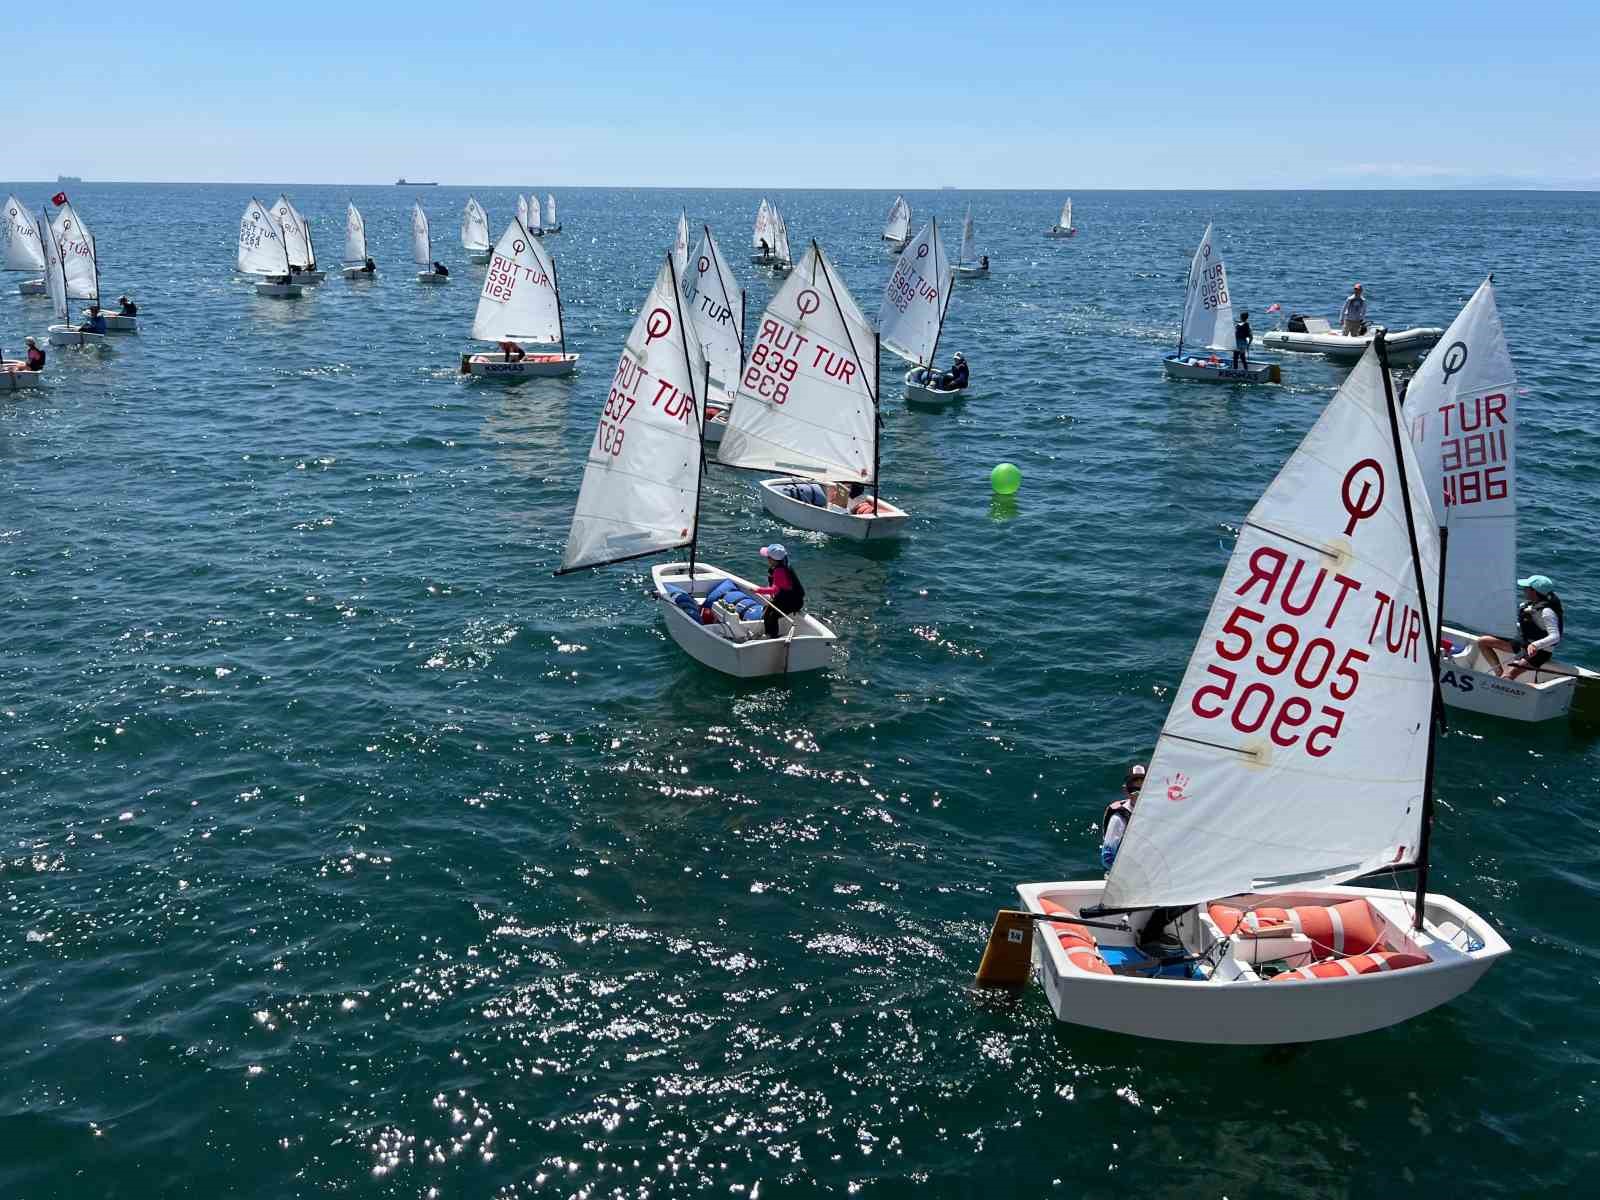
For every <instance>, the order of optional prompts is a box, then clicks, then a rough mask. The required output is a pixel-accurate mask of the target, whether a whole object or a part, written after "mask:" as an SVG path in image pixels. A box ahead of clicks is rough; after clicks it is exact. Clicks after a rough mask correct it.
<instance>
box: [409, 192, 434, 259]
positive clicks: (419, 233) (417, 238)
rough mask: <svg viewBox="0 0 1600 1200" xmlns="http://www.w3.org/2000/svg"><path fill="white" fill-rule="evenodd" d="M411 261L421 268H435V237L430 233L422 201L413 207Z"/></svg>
mask: <svg viewBox="0 0 1600 1200" xmlns="http://www.w3.org/2000/svg"><path fill="white" fill-rule="evenodd" d="M411 261H412V262H414V263H416V264H417V266H419V267H432V266H433V235H432V234H431V233H430V232H429V231H428V214H427V213H425V212H423V211H422V201H420V200H418V201H416V202H415V203H414V204H412V206H411Z"/></svg>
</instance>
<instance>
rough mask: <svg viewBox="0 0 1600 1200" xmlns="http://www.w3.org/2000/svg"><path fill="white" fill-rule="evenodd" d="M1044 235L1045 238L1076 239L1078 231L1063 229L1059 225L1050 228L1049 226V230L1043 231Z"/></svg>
mask: <svg viewBox="0 0 1600 1200" xmlns="http://www.w3.org/2000/svg"><path fill="white" fill-rule="evenodd" d="M1044 235H1045V237H1052V238H1069V237H1077V236H1078V231H1077V229H1076V228H1073V229H1063V228H1062V227H1061V226H1059V225H1052V226H1050V228H1049V229H1046V230H1045V231H1044Z"/></svg>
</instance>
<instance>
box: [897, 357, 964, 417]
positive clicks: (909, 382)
mask: <svg viewBox="0 0 1600 1200" xmlns="http://www.w3.org/2000/svg"><path fill="white" fill-rule="evenodd" d="M940 374H943V373H942V372H940ZM966 398H967V389H966V388H958V387H940V386H937V385H936V384H934V383H933V382H931V381H930V375H929V371H928V368H927V367H913V368H911V370H909V371H907V372H906V399H907V400H908V401H909V402H911V403H912V404H922V405H926V406H929V407H938V408H946V407H948V406H949V405H952V404H954V403H955V402H956V401H957V400H965V399H966Z"/></svg>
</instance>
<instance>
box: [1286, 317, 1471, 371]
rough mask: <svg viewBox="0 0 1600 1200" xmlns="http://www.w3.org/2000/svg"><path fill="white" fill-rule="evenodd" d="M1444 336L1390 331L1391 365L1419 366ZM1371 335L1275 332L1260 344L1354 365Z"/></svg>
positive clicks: (1428, 329) (1430, 330)
mask: <svg viewBox="0 0 1600 1200" xmlns="http://www.w3.org/2000/svg"><path fill="white" fill-rule="evenodd" d="M1443 336H1444V330H1442V329H1437V328H1434V327H1432V326H1418V327H1416V328H1414V329H1399V330H1390V331H1387V332H1386V333H1385V335H1384V345H1385V346H1386V347H1387V348H1388V351H1389V361H1390V362H1391V363H1393V364H1395V365H1396V366H1405V365H1406V364H1408V363H1414V362H1420V361H1421V360H1422V359H1423V358H1424V357H1425V356H1426V355H1427V353H1428V351H1429V350H1431V349H1433V345H1434V343H1435V342H1437V341H1438V340H1439V339H1440V338H1442V337H1443ZM1372 338H1373V334H1372V333H1363V334H1359V335H1357V336H1354V337H1352V336H1350V335H1349V334H1344V333H1338V332H1336V331H1334V330H1331V329H1330V330H1328V331H1327V332H1325V333H1291V332H1290V331H1289V330H1287V329H1274V330H1271V331H1269V332H1267V333H1264V334H1262V335H1261V344H1262V345H1263V346H1265V347H1266V348H1267V349H1268V350H1292V351H1294V352H1295V353H1298V354H1323V355H1326V356H1327V357H1329V358H1332V359H1337V360H1338V361H1340V362H1349V363H1355V362H1356V361H1358V360H1359V359H1360V358H1361V356H1362V355H1363V354H1365V353H1366V352H1367V347H1368V346H1370V345H1372Z"/></svg>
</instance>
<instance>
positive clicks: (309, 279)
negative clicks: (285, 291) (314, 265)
mask: <svg viewBox="0 0 1600 1200" xmlns="http://www.w3.org/2000/svg"><path fill="white" fill-rule="evenodd" d="M289 277H290V278H291V279H293V280H294V281H295V282H296V283H303V284H305V285H306V286H308V287H315V286H316V285H317V284H319V283H321V282H322V281H323V280H324V279H326V278H327V277H328V273H327V272H326V271H293V272H291V273H290V276H289Z"/></svg>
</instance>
